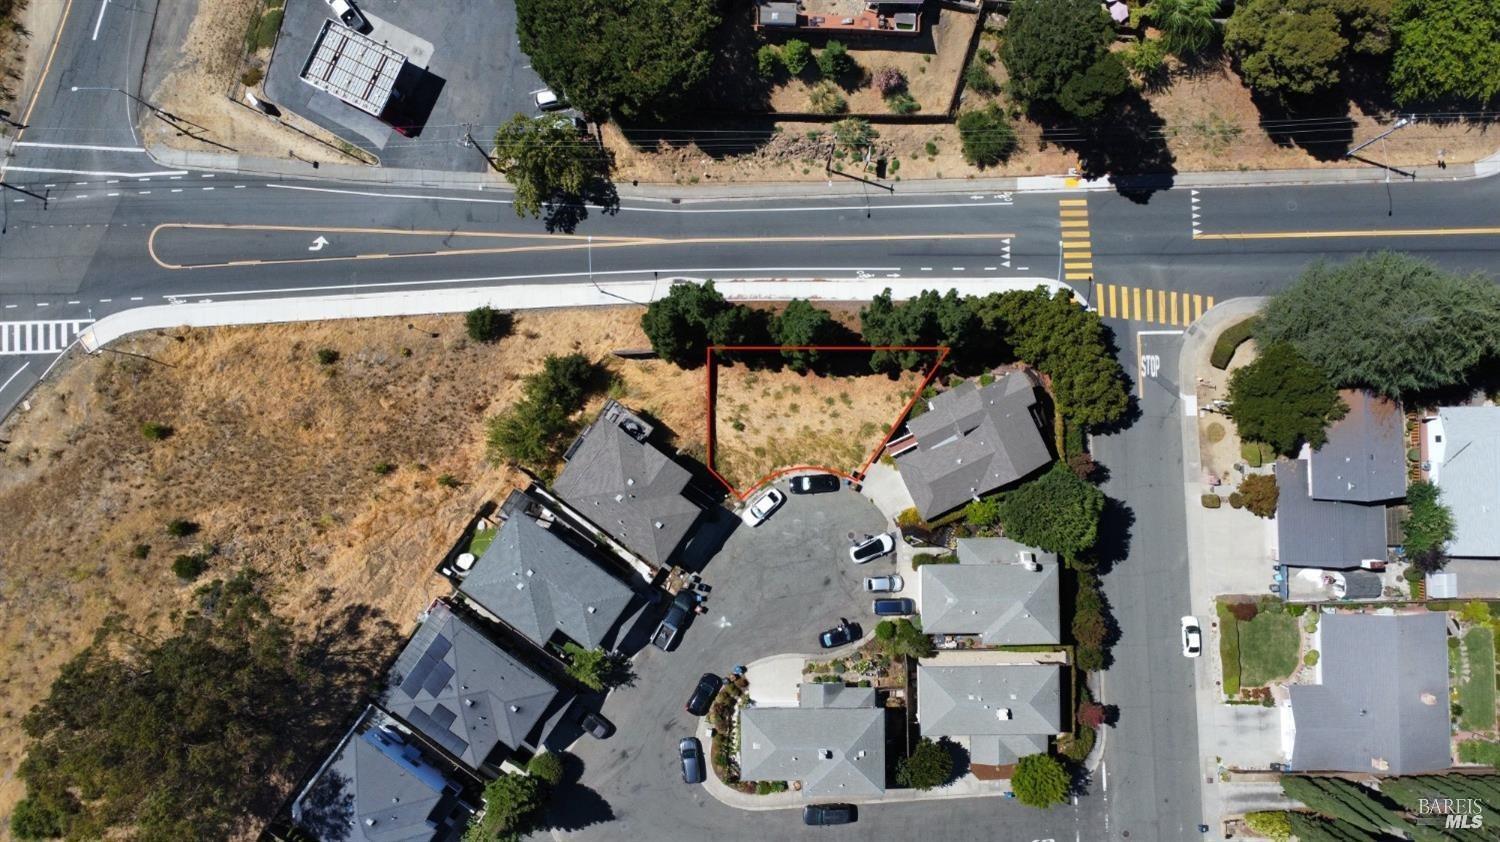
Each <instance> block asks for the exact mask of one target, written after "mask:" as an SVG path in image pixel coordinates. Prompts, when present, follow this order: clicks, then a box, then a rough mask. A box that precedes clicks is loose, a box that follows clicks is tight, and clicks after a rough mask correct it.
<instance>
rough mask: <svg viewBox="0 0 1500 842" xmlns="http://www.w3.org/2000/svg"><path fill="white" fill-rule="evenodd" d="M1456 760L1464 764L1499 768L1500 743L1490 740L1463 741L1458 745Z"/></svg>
mask: <svg viewBox="0 0 1500 842" xmlns="http://www.w3.org/2000/svg"><path fill="white" fill-rule="evenodd" d="M1458 759H1459V760H1461V761H1463V762H1464V763H1481V764H1483V765H1485V766H1500V743H1496V742H1491V741H1490V740H1464V741H1463V742H1461V743H1459V744H1458Z"/></svg>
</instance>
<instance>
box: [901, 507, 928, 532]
mask: <svg viewBox="0 0 1500 842" xmlns="http://www.w3.org/2000/svg"><path fill="white" fill-rule="evenodd" d="M896 525H897V526H899V527H901V528H902V529H916V528H918V527H921V526H923V525H924V523H923V521H922V513H921V512H918V511H917V507H916V506H912V507H911V508H909V509H902V510H901V511H900V512H897V513H896Z"/></svg>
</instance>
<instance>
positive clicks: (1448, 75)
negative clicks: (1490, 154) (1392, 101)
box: [1391, 0, 1500, 104]
mask: <svg viewBox="0 0 1500 842" xmlns="http://www.w3.org/2000/svg"><path fill="white" fill-rule="evenodd" d="M1392 27H1393V28H1394V30H1395V41H1396V51H1395V54H1394V55H1393V56H1392V58H1391V88H1392V90H1393V91H1394V93H1395V95H1396V101H1397V102H1400V103H1403V104H1404V103H1409V102H1433V101H1442V100H1460V101H1466V102H1470V103H1475V104H1483V103H1486V102H1488V101H1490V100H1492V99H1494V98H1495V96H1496V94H1500V4H1497V3H1495V2H1494V0H1398V2H1397V3H1396V8H1395V10H1394V14H1393V16H1392Z"/></svg>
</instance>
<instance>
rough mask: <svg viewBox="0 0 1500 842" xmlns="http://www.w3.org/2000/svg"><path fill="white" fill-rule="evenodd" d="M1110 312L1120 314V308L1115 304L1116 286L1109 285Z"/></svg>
mask: <svg viewBox="0 0 1500 842" xmlns="http://www.w3.org/2000/svg"><path fill="white" fill-rule="evenodd" d="M1109 311H1110V312H1111V313H1118V312H1120V308H1119V307H1118V306H1117V305H1116V304H1115V285H1114V284H1110V285H1109Z"/></svg>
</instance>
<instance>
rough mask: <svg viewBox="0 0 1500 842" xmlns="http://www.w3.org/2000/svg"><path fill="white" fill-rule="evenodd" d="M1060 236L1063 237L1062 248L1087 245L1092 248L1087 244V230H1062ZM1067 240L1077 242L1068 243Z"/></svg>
mask: <svg viewBox="0 0 1500 842" xmlns="http://www.w3.org/2000/svg"><path fill="white" fill-rule="evenodd" d="M1062 238H1063V248H1067V247H1068V246H1088V247H1089V248H1093V246H1090V245H1089V232H1087V231H1066V230H1065V231H1063V232H1062ZM1069 240H1076V241H1077V242H1071V243H1070V242H1068V241H1069Z"/></svg>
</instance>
